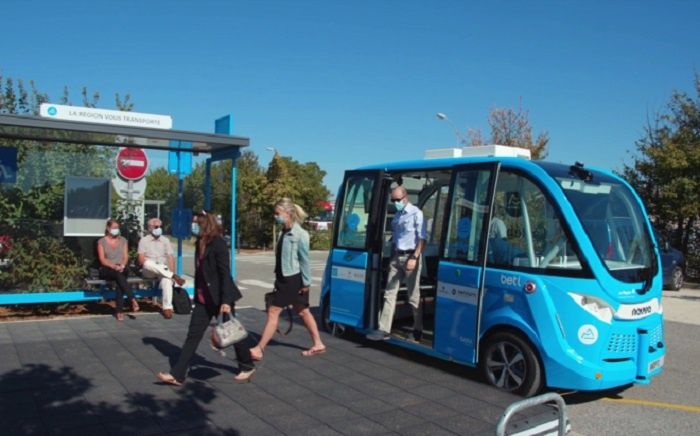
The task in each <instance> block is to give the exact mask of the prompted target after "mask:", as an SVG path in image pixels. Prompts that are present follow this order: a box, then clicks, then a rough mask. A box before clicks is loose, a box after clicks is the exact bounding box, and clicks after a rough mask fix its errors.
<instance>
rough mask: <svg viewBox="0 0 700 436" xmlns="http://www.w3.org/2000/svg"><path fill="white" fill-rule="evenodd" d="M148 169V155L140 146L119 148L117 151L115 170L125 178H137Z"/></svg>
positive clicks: (143, 174)
mask: <svg viewBox="0 0 700 436" xmlns="http://www.w3.org/2000/svg"><path fill="white" fill-rule="evenodd" d="M147 170H148V157H146V153H145V152H144V151H143V149H141V148H128V147H124V148H120V149H119V153H117V172H118V173H119V175H120V176H122V177H123V178H124V179H126V180H139V179H142V178H143V176H145V175H146V171H147Z"/></svg>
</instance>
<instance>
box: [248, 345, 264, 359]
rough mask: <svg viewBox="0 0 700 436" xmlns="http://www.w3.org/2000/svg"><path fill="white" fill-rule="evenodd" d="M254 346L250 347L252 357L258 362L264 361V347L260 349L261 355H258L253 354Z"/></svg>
mask: <svg viewBox="0 0 700 436" xmlns="http://www.w3.org/2000/svg"><path fill="white" fill-rule="evenodd" d="M253 348H258V347H253ZM253 348H251V349H250V358H251V359H253V360H254V361H256V362H260V361H262V360H263V358H264V357H265V352H264V351H263V349H262V348H261V349H260V355H256V354H253Z"/></svg>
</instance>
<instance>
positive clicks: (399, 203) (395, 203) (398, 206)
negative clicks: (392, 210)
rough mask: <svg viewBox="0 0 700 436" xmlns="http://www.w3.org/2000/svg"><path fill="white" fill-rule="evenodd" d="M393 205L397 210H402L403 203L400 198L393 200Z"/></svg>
mask: <svg viewBox="0 0 700 436" xmlns="http://www.w3.org/2000/svg"><path fill="white" fill-rule="evenodd" d="M394 206H396V211H397V212H401V211H402V210H403V208H404V207H405V205H404V204H403V201H401V200H399V201H395V202H394Z"/></svg>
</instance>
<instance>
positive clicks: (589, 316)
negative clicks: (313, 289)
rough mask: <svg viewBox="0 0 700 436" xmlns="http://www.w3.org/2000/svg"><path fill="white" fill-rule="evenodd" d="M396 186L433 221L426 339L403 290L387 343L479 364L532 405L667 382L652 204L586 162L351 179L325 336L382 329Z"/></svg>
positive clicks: (395, 170) (476, 164)
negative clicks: (562, 392)
mask: <svg viewBox="0 0 700 436" xmlns="http://www.w3.org/2000/svg"><path fill="white" fill-rule="evenodd" d="M397 185H402V186H404V187H405V188H406V189H407V191H408V194H409V198H410V200H411V203H413V204H415V205H417V206H418V207H419V208H421V210H422V211H423V214H424V220H425V222H426V223H427V234H426V242H425V247H424V249H423V253H422V255H421V259H420V261H421V262H422V272H421V302H422V303H421V304H423V313H424V315H423V316H424V320H423V321H424V326H425V330H424V333H423V336H422V338H421V339H420V341H418V342H416V341H415V340H413V338H412V336H411V335H410V333H411V331H412V330H411V326H412V318H411V316H412V313H411V310H410V307H409V306H408V304H407V301H406V295H405V286H403V285H402V290H401V291H400V292H399V298H398V302H397V308H396V314H395V317H394V322H393V330H392V332H391V337H390V339H389V340H388V341H389V342H390V343H393V344H396V345H399V346H402V347H407V348H411V349H414V350H419V351H421V352H424V353H426V354H429V355H432V356H436V357H439V358H443V359H447V360H452V361H456V362H459V363H463V364H465V365H469V366H478V367H480V368H481V370H482V372H483V374H484V376H485V378H486V380H488V381H489V382H490V383H491V384H492V385H494V386H496V387H498V388H500V389H503V390H507V391H510V392H514V393H517V394H521V395H524V396H530V395H533V394H535V393H537V392H538V391H540V390H541V389H542V388H543V387H545V386H548V387H551V388H563V389H575V390H601V389H607V388H612V387H618V386H623V385H627V384H632V383H641V384H647V383H649V382H650V380H651V378H652V377H653V376H655V375H657V374H659V373H660V372H661V370H662V367H663V364H664V355H665V352H666V350H665V341H664V333H663V309H662V305H661V285H662V284H661V282H662V277H661V269H660V266H659V257H658V255H657V247H656V242H655V239H654V237H653V236H652V235H653V233H652V229H651V225H650V223H649V221H648V219H647V215H646V212H645V209H644V206H643V204H642V202H641V201H640V199H639V197H638V196H637V195H636V193H635V192H634V190H633V189H632V188H631V187H630V186H629V185H628V184H627V183H626V182H625V181H624V180H622V179H620V178H619V177H617V176H615V175H614V174H612V173H610V172H607V171H604V170H600V169H593V168H587V167H584V166H583V165H582V164H580V163H576V164H574V165H571V166H569V165H563V164H555V163H546V162H540V161H530V160H528V159H523V158H514V157H493V156H491V157H468V158H465V157H457V158H447V159H444V158H443V159H429V160H427V159H426V160H415V161H407V162H392V163H387V164H381V165H373V166H368V167H364V168H361V169H358V170H353V171H347V172H346V173H345V178H344V181H343V184H342V186H341V189H340V191H339V195H338V198H337V202H336V211H337V212H336V217H335V222H334V229H333V245H332V247H331V251H330V255H329V258H328V264H327V266H326V271H325V275H324V281H323V289H322V294H321V308H322V321H323V324H324V327H325V328H326V329H327V330H329V331H333V332H335V333H340V332H344V331H346V330H347V329H348V328H352V329H354V330H355V331H357V332H359V333H363V334H364V333H369V332H371V331H373V330H374V329H375V328H376V326H377V320H378V316H379V311H380V310H381V307H382V305H381V302H382V291H383V289H384V288H385V287H386V282H387V273H388V263H389V259H390V257H391V252H392V241H391V238H392V234H391V219H392V217H393V215H394V214H395V212H396V211H395V209H394V207H393V204H392V203H391V201H390V191H391V189H392V188H393V187H395V186H397Z"/></svg>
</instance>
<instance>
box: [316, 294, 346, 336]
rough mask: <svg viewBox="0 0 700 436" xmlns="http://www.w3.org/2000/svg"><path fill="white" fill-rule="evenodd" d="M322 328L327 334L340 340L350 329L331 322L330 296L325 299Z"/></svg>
mask: <svg viewBox="0 0 700 436" xmlns="http://www.w3.org/2000/svg"><path fill="white" fill-rule="evenodd" d="M321 327H323V330H325V331H326V332H328V333H330V334H332V335H333V336H335V337H338V338H340V337H343V336H345V335H346V333H347V332H348V330H349V329H350V328H349V327H347V326H344V325H343V324H338V323H336V322H333V321H331V301H330V295H327V296H326V298H324V299H323V306H322V307H321Z"/></svg>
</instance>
